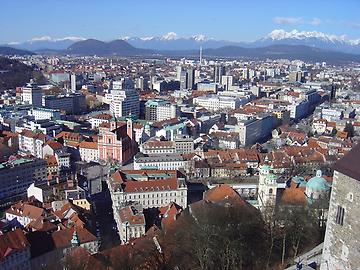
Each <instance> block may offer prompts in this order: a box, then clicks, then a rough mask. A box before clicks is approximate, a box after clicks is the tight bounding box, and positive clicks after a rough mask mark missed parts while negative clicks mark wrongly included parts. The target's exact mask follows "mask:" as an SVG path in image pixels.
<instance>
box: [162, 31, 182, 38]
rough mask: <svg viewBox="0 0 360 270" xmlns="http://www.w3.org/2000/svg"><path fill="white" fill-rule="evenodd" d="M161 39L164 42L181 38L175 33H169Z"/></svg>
mask: <svg viewBox="0 0 360 270" xmlns="http://www.w3.org/2000/svg"><path fill="white" fill-rule="evenodd" d="M161 39H162V40H175V39H179V36H178V34H176V33H175V32H169V33H167V34H165V35H163V36H162V37H161Z"/></svg>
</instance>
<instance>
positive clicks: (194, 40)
mask: <svg viewBox="0 0 360 270" xmlns="http://www.w3.org/2000/svg"><path fill="white" fill-rule="evenodd" d="M119 39H123V40H125V41H127V42H128V43H129V44H131V45H132V46H134V47H136V48H142V49H153V50H197V49H199V47H200V46H202V47H203V48H204V49H205V48H212V49H217V48H220V47H223V46H241V47H246V48H255V47H264V46H270V45H279V44H282V45H306V46H310V47H316V48H321V49H325V50H333V51H341V52H347V53H357V54H360V38H359V39H349V38H347V37H346V36H345V35H340V36H339V35H330V34H325V33H322V32H317V31H298V30H292V31H285V30H283V29H275V30H273V31H271V32H270V33H269V34H267V35H266V36H265V37H263V38H260V39H258V40H256V41H253V42H234V41H228V40H217V39H215V38H211V37H207V36H205V35H203V34H198V35H193V36H190V37H181V36H179V35H178V34H176V33H175V32H169V33H167V34H165V35H163V36H161V37H120V38H119ZM81 40H85V38H83V37H64V38H51V37H48V36H45V37H39V38H33V39H31V40H28V41H26V42H23V43H18V42H16V43H9V44H6V45H8V46H11V47H15V48H18V49H25V50H30V51H38V50H42V49H49V50H64V49H66V48H68V47H69V46H71V45H72V44H73V43H75V42H77V41H81Z"/></svg>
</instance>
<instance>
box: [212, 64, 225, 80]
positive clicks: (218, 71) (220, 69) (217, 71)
mask: <svg viewBox="0 0 360 270" xmlns="http://www.w3.org/2000/svg"><path fill="white" fill-rule="evenodd" d="M223 75H225V67H224V66H221V65H215V66H214V74H213V77H214V82H215V83H220V82H221V76H223Z"/></svg>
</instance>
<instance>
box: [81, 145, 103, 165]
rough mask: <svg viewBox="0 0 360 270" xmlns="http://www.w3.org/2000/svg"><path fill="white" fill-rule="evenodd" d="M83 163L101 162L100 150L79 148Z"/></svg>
mask: <svg viewBox="0 0 360 270" xmlns="http://www.w3.org/2000/svg"><path fill="white" fill-rule="evenodd" d="M79 152H80V157H81V160H82V161H86V162H90V161H97V160H99V150H98V149H97V148H90V147H81V146H79Z"/></svg>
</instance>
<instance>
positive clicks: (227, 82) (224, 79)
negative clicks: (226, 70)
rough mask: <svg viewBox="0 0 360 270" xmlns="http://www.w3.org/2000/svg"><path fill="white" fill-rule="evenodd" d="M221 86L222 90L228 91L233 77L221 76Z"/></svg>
mask: <svg viewBox="0 0 360 270" xmlns="http://www.w3.org/2000/svg"><path fill="white" fill-rule="evenodd" d="M221 84H222V86H223V88H224V90H226V91H227V90H229V88H230V87H231V86H232V85H233V76H227V75H223V76H221Z"/></svg>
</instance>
